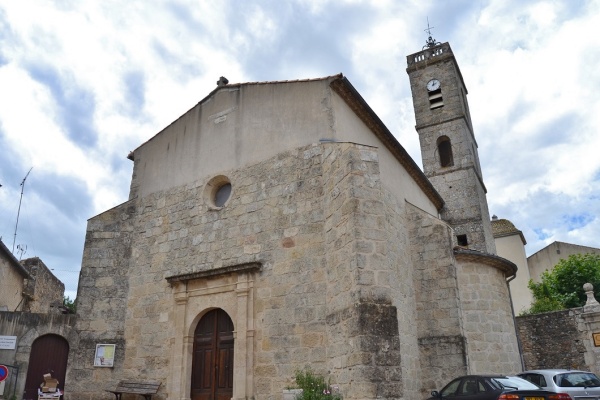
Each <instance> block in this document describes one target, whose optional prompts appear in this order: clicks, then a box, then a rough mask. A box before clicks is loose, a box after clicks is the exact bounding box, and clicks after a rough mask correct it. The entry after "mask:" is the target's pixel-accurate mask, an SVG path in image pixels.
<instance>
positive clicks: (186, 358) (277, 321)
mask: <svg viewBox="0 0 600 400" xmlns="http://www.w3.org/2000/svg"><path fill="white" fill-rule="evenodd" d="M136 162H140V165H143V160H136ZM222 174H224V175H226V176H227V178H229V179H230V181H231V183H232V187H233V191H232V195H231V198H230V200H229V201H228V202H227V203H226V204H225V206H224V207H221V208H215V207H211V206H210V204H209V202H208V201H207V199H206V197H205V195H206V193H205V186H206V185H207V182H209V181H210V180H211V179H212V178H213V177H204V178H202V179H199V180H198V181H196V182H193V183H190V184H188V185H185V186H180V187H175V188H172V189H169V190H166V191H164V192H158V193H155V194H152V195H149V196H146V197H144V198H137V199H132V200H130V201H129V202H128V203H126V204H124V205H122V206H119V207H117V208H115V209H113V210H110V211H108V212H106V213H104V214H101V215H99V216H97V217H94V218H92V219H91V220H90V222H89V225H88V233H87V238H86V246H85V252H84V260H83V266H82V272H81V279H80V290H79V294H78V302H80V303H79V304H78V314H79V317H80V322H79V324H78V327H79V328H80V329H81V335H80V341H79V350H80V351H83V352H84V353H85V354H88V355H86V356H85V357H83V356H81V357H79V358H77V356H74V357H75V359H76V361H75V363H74V366H73V367H72V368H71V370H70V374H69V375H68V378H69V379H68V381H67V384H68V385H69V390H68V391H67V393H70V395H71V396H76V398H77V399H83V400H90V399H96V398H99V397H98V396H99V395H98V394H97V393H98V392H99V391H101V389H105V388H109V387H111V386H114V384H115V383H116V381H117V380H119V379H124V378H134V379H151V380H159V381H161V382H163V386H162V387H161V390H160V392H159V394H158V395H157V396H156V398H157V399H164V398H166V397H167V393H168V397H169V398H171V397H173V398H186V397H187V396H188V395H189V387H190V379H191V376H190V370H189V368H190V365H191V362H192V358H191V357H192V347H193V340H192V339H191V338H193V332H194V329H195V326H196V324H197V323H198V321H199V320H200V318H201V317H202V315H203V314H204V313H205V312H206V311H207V310H210V309H214V308H217V307H218V308H222V309H224V310H225V311H226V312H227V313H228V315H229V316H230V317H231V319H232V321H233V322H234V326H235V334H236V341H235V346H236V347H235V352H236V353H235V357H236V358H235V360H236V361H235V362H236V363H237V364H236V365H237V367H236V369H235V374H236V375H235V377H234V379H235V384H234V398H236V399H238V398H245V397H249V398H250V397H252V396H254V397H255V398H265V399H266V398H274V399H277V398H278V396H281V392H282V390H283V389H285V388H286V387H288V386H289V385H290V384H291V383H292V382H291V378H292V377H293V375H294V371H295V370H296V369H300V368H304V367H307V366H310V367H311V369H313V371H315V372H316V373H319V374H323V375H325V376H328V377H330V378H331V382H332V383H334V384H337V385H339V386H340V388H341V390H342V393H343V394H344V398H346V399H361V400H363V399H367V398H382V399H385V398H400V397H403V396H404V397H405V398H415V397H420V395H419V390H420V388H421V381H420V374H419V371H420V364H419V356H420V354H419V346H418V339H417V335H416V332H417V326H416V325H415V323H414V321H415V320H416V319H417V318H416V315H417V307H416V303H415V291H414V289H413V282H414V278H413V267H412V264H413V260H412V258H411V257H410V252H411V251H412V250H413V246H412V244H411V243H409V240H408V236H409V232H408V228H407V221H406V219H407V213H406V203H405V202H404V199H398V198H396V197H395V196H394V195H392V193H393V191H391V190H389V189H388V188H384V187H382V184H381V181H380V175H379V164H378V151H377V149H375V148H372V147H369V146H361V145H356V144H351V143H327V144H320V145H310V146H306V147H302V148H299V149H294V150H291V151H287V152H284V153H281V154H279V155H277V156H276V157H274V158H271V159H268V160H265V161H264V162H261V163H258V164H255V165H249V166H246V167H244V168H241V169H236V170H231V171H223V172H222ZM411 218H417V219H418V218H419V216H413V217H411ZM436 224H439V225H440V226H441V227H443V229H445V230H446V231H448V228H447V226H446V225H445V224H443V223H440V221H439V220H438V221H437V222H436ZM390 232H394V233H393V234H390ZM447 233H448V232H447ZM420 240H423V242H422V243H421V245H420V246H421V247H420V249H421V250H422V251H424V252H430V251H431V249H430V247H432V248H438V246H439V245H443V246H444V249H445V250H444V251H445V252H446V253H448V248H447V247H446V246H447V243H450V242H451V237H448V236H445V241H442V242H438V241H436V242H434V243H432V244H431V245H430V246H429V245H426V244H425V243H426V242H427V243H429V241H430V240H429V238H428V237H427V234H426V232H423V235H422V236H421V237H420ZM434 253H435V252H434ZM448 254H450V253H448ZM427 257H428V259H429V256H427ZM431 257H435V254H433V255H432V256H431ZM244 265H260V268H258V269H256V270H253V272H243V273H239V272H232V271H235V270H236V268H238V266H244ZM240 268H241V267H240ZM238 270H239V268H238ZM242 270H244V269H243V268H242ZM211 271H215V275H211V273H210V272H211ZM244 271H246V270H244ZM166 278H168V279H166ZM432 279H433V276H432ZM169 282H172V284H169ZM435 317H436V316H432V318H435ZM95 343H116V344H117V354H116V358H115V366H114V368H110V369H99V368H93V366H91V365H90V363H91V360H92V358H91V357H90V356H89V354H93V353H92V352H93V346H94V344H95ZM238 355H241V357H239V358H238ZM240 371H247V372H246V373H247V376H246V375H244V373H241V375H242V376H238V375H239V374H240ZM80 382H86V385H85V386H84V385H83V383H80ZM89 387H94V390H93V391H92V390H90V389H89ZM67 400H69V399H67Z"/></svg>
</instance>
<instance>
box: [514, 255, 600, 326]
mask: <svg viewBox="0 0 600 400" xmlns="http://www.w3.org/2000/svg"><path fill="white" fill-rule="evenodd" d="M585 283H591V284H592V285H594V288H595V289H600V254H574V255H571V256H569V257H568V258H566V259H562V260H560V261H559V262H558V264H556V266H555V267H554V268H552V269H551V270H549V271H544V272H543V273H542V281H541V282H539V283H535V282H533V281H532V280H530V281H529V285H528V287H529V289H530V290H531V293H532V294H533V303H532V304H531V308H530V309H529V310H526V311H524V312H523V313H522V315H527V314H538V313H542V312H548V311H556V310H563V309H567V308H574V307H582V306H584V305H585V301H586V299H587V297H586V295H585V292H584V290H583V285H584V284H585Z"/></svg>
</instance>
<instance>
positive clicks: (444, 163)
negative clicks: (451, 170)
mask: <svg viewBox="0 0 600 400" xmlns="http://www.w3.org/2000/svg"><path fill="white" fill-rule="evenodd" d="M437 148H438V154H439V155H440V166H441V167H451V166H453V165H454V157H453V156H452V144H450V139H449V138H448V136H442V137H440V138H439V139H438V140H437Z"/></svg>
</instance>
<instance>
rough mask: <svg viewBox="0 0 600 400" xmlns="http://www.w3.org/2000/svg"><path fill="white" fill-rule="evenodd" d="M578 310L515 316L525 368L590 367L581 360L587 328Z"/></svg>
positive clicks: (580, 309)
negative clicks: (581, 320)
mask: <svg viewBox="0 0 600 400" xmlns="http://www.w3.org/2000/svg"><path fill="white" fill-rule="evenodd" d="M582 312H583V308H573V309H570V310H562V311H554V312H549V313H543V314H536V315H527V316H522V317H517V318H516V324H517V332H518V335H519V340H520V341H521V348H522V354H523V362H524V365H525V366H524V368H525V370H530V369H546V368H570V369H583V370H590V369H591V366H590V365H587V364H586V360H585V353H586V346H585V342H586V341H587V340H590V338H591V332H588V331H587V329H585V327H584V324H581V323H580V318H581V315H582Z"/></svg>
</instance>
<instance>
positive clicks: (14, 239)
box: [12, 167, 33, 254]
mask: <svg viewBox="0 0 600 400" xmlns="http://www.w3.org/2000/svg"><path fill="white" fill-rule="evenodd" d="M32 169H33V167H31V168H29V171H28V172H27V175H25V178H23V182H21V198H20V199H19V210H18V211H17V222H16V223H15V237H14V238H13V246H12V252H13V254H14V252H15V242H16V241H17V226H19V215H20V214H21V201H23V190H24V189H25V180H26V179H27V177H28V176H29V173H30V172H31V170H32Z"/></svg>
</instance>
